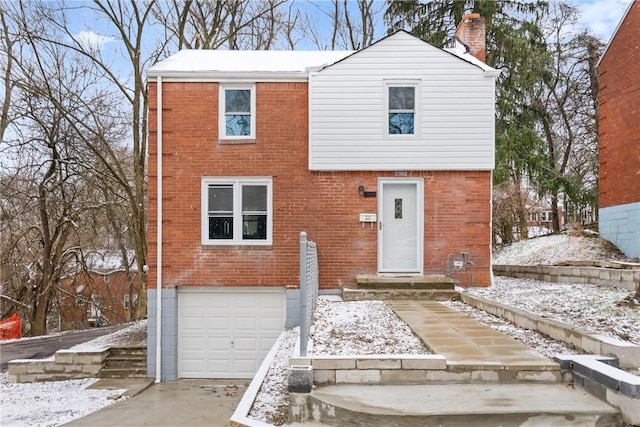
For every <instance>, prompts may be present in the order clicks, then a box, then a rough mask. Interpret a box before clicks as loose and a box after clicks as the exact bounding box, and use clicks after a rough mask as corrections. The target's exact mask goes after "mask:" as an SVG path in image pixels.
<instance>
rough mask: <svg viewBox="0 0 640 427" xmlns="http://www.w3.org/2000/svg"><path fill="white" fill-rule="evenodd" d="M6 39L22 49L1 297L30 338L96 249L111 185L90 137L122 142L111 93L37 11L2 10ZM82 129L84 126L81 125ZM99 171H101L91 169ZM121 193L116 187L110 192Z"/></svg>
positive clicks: (15, 65)
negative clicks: (94, 226)
mask: <svg viewBox="0 0 640 427" xmlns="http://www.w3.org/2000/svg"><path fill="white" fill-rule="evenodd" d="M3 6H6V7H3V9H2V13H3V23H4V25H3V26H4V29H5V31H6V33H7V39H11V40H18V36H19V37H21V39H20V40H21V44H20V49H14V50H12V51H9V52H8V55H9V56H10V57H11V61H12V67H11V72H10V73H9V74H8V75H5V76H6V77H5V81H4V84H5V85H11V86H12V88H13V91H12V97H11V100H10V103H11V106H10V108H13V109H15V110H20V111H22V114H21V116H20V117H19V118H17V119H14V120H13V121H11V122H9V125H10V126H9V127H8V128H7V132H8V133H11V135H12V137H11V138H10V139H5V140H3V142H2V144H3V153H4V154H5V159H7V158H8V160H7V161H6V163H5V164H4V165H3V166H5V168H4V169H3V171H4V175H3V176H2V177H1V178H2V179H3V184H5V185H3V187H2V192H1V193H0V195H1V198H0V201H1V204H0V206H1V207H2V232H3V235H4V234H5V233H6V234H8V235H10V236H11V239H8V240H7V241H6V242H4V243H5V244H6V245H3V247H2V260H1V261H2V266H3V269H2V289H3V291H4V290H7V292H10V293H11V294H12V295H13V299H14V300H15V301H18V302H21V303H22V304H23V305H22V306H21V310H22V311H23V315H24V317H25V318H27V319H28V321H29V324H30V334H31V335H42V334H45V333H46V332H47V320H48V317H49V313H50V312H51V310H52V307H53V306H54V304H55V303H56V298H57V296H58V293H59V290H60V286H59V285H60V282H61V280H62V279H63V278H64V277H65V276H66V275H67V273H68V272H69V266H70V265H71V264H72V263H77V262H79V260H81V259H82V251H83V250H84V248H85V247H87V246H91V245H95V244H96V243H97V241H96V240H91V238H90V234H91V233H89V232H87V230H88V229H90V228H91V227H90V226H89V225H88V224H91V223H92V220H95V218H96V214H95V212H102V211H103V210H104V206H106V205H107V204H108V201H106V200H103V199H102V198H96V197H95V195H96V194H98V193H97V189H98V188H100V186H102V185H108V184H110V183H112V180H110V179H104V178H105V176H107V177H112V174H105V167H104V166H105V165H106V164H105V163H104V162H102V163H101V162H98V163H96V162H95V160H96V155H95V149H96V147H94V146H91V145H90V144H87V140H88V139H89V138H96V135H99V136H100V139H101V140H103V141H111V143H112V145H110V146H104V147H100V149H101V150H108V149H110V148H112V147H113V146H114V145H115V143H116V142H118V141H122V140H123V136H124V135H123V133H122V126H121V125H119V124H118V123H119V117H118V114H117V113H115V114H113V113H112V112H114V111H117V110H118V109H117V108H116V107H117V104H116V103H115V102H113V101H114V100H115V98H114V97H113V93H112V92H110V91H109V90H108V89H105V87H104V85H102V84H101V83H100V80H99V76H97V75H96V74H95V73H94V72H93V68H92V63H91V62H89V61H87V60H86V58H85V57H83V56H82V55H79V54H78V52H76V51H74V50H68V49H66V48H65V47H64V46H63V45H62V43H57V42H56V43H53V42H51V41H52V40H58V39H57V38H56V35H55V34H54V33H53V32H52V27H51V26H50V25H48V24H49V19H50V17H49V16H48V14H47V13H48V9H46V8H45V7H44V5H43V4H41V3H34V4H31V3H29V4H24V3H15V4H5V5H3ZM83 124H84V125H83ZM96 166H98V167H96ZM116 188H117V187H116Z"/></svg>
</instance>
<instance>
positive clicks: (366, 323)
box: [309, 298, 429, 355]
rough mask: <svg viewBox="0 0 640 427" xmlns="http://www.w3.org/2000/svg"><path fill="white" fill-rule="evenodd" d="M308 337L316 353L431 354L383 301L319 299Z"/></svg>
mask: <svg viewBox="0 0 640 427" xmlns="http://www.w3.org/2000/svg"><path fill="white" fill-rule="evenodd" d="M309 336H310V338H311V340H312V341H313V354H316V355H349V354H350V355H353V354H361V355H367V354H429V351H428V350H427V349H426V348H425V346H424V345H423V344H422V341H420V339H419V338H418V337H416V336H415V335H414V334H413V332H412V331H411V329H410V328H409V326H407V324H406V323H404V322H403V321H402V320H400V319H399V318H398V316H396V314H395V313H394V312H393V310H392V309H391V307H390V306H389V305H388V304H386V303H385V302H383V301H350V302H337V301H329V300H325V299H322V298H320V299H318V302H317V303H316V309H315V312H314V316H313V325H312V327H311V331H310V332H309Z"/></svg>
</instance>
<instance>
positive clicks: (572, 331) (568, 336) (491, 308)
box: [460, 292, 640, 368]
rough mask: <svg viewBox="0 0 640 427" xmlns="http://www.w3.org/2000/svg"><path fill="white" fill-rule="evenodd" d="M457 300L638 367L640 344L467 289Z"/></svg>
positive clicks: (621, 364) (575, 345) (622, 364)
mask: <svg viewBox="0 0 640 427" xmlns="http://www.w3.org/2000/svg"><path fill="white" fill-rule="evenodd" d="M460 299H461V300H462V301H463V302H465V303H467V304H469V305H472V306H474V307H476V308H479V309H481V310H484V311H486V312H488V313H491V314H493V315H494V316H498V317H501V318H503V319H506V320H508V321H510V322H511V323H514V324H516V325H518V326H521V327H523V328H526V329H531V330H534V331H538V332H540V333H542V334H544V335H547V336H549V337H551V338H553V339H555V340H558V341H563V342H565V343H567V344H571V345H573V346H574V347H576V348H580V349H582V350H584V351H586V352H587V353H590V354H602V355H611V356H615V357H617V358H618V360H619V364H620V367H622V368H638V367H640V346H637V345H635V344H632V343H630V342H628V341H622V340H619V339H616V338H612V337H610V336H607V335H601V334H596V333H594V332H592V331H589V330H586V329H582V328H577V327H575V326H573V325H569V324H567V323H563V322H559V321H557V320H553V319H547V318H544V317H540V316H537V315H535V314H533V313H529V312H527V311H525V310H520V309H518V308H514V307H510V306H507V305H504V304H500V303H498V302H495V301H491V300H487V299H484V298H480V297H477V296H474V295H470V294H469V293H467V292H461V293H460Z"/></svg>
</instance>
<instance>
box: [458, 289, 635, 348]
mask: <svg viewBox="0 0 640 427" xmlns="http://www.w3.org/2000/svg"><path fill="white" fill-rule="evenodd" d="M466 292H469V293H470V294H472V295H477V296H480V297H482V298H487V299H490V300H493V301H498V302H501V303H503V304H506V305H509V306H512V307H516V308H520V309H523V310H526V311H529V312H531V313H535V314H538V315H540V316H542V317H548V318H552V319H555V320H559V321H561V322H565V323H569V324H571V325H574V326H579V327H582V328H585V329H588V330H590V331H593V332H598V333H601V334H605V335H609V336H611V337H615V338H619V339H622V340H625V341H630V342H632V343H634V344H639V345H640V310H639V309H638V307H635V308H632V307H629V306H628V305H625V304H619V303H620V302H621V301H622V300H624V299H625V298H626V297H628V296H629V294H630V293H631V292H630V291H628V290H625V289H618V288H612V287H608V286H599V285H588V284H565V283H548V282H540V281H537V280H532V279H514V278H510V277H495V278H494V284H493V286H491V287H489V288H470V289H468V290H467V291H466Z"/></svg>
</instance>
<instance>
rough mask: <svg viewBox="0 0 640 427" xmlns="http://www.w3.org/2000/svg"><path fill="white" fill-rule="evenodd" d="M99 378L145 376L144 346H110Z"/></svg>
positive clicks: (145, 359) (145, 354)
mask: <svg viewBox="0 0 640 427" xmlns="http://www.w3.org/2000/svg"><path fill="white" fill-rule="evenodd" d="M99 376H100V378H146V377H147V348H146V347H112V348H111V349H110V350H109V356H107V359H106V360H105V364H104V368H102V370H101V371H100V374H99Z"/></svg>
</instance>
